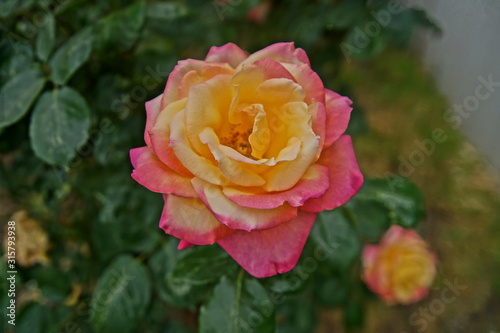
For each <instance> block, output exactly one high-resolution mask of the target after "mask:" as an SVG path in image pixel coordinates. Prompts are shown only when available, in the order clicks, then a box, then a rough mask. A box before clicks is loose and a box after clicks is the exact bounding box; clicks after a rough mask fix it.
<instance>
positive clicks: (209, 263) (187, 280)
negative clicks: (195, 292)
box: [170, 245, 237, 288]
mask: <svg viewBox="0 0 500 333" xmlns="http://www.w3.org/2000/svg"><path fill="white" fill-rule="evenodd" d="M236 268H237V265H236V263H235V262H234V260H233V259H231V257H230V256H229V255H228V254H227V252H226V251H224V250H222V249H221V248H220V247H219V246H217V245H207V246H195V247H191V248H188V249H185V250H183V251H182V252H181V255H180V256H179V260H178V261H177V263H176V265H175V268H174V270H173V272H172V274H171V276H170V281H171V284H172V286H173V287H174V288H182V287H183V286H185V285H186V284H188V285H200V284H201V285H202V284H206V283H210V282H214V281H218V280H219V279H220V277H221V275H222V274H226V275H227V274H230V273H231V272H234V271H235V270H236Z"/></svg>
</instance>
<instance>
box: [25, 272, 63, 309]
mask: <svg viewBox="0 0 500 333" xmlns="http://www.w3.org/2000/svg"><path fill="white" fill-rule="evenodd" d="M32 277H33V279H35V280H36V281H37V284H38V287H39V288H40V289H41V291H42V294H43V296H44V298H46V299H48V300H50V301H53V302H62V301H63V300H64V299H65V298H66V297H67V296H68V295H69V293H70V292H71V282H70V281H69V279H68V275H67V274H65V273H64V272H62V271H60V270H57V269H55V268H51V267H38V268H35V269H34V270H33V272H32Z"/></svg>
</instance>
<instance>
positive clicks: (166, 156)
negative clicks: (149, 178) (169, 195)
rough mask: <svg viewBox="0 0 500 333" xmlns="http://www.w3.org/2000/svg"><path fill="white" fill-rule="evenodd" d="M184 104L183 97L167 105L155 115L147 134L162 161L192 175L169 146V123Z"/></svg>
mask: <svg viewBox="0 0 500 333" xmlns="http://www.w3.org/2000/svg"><path fill="white" fill-rule="evenodd" d="M185 105H186V99H185V98H183V99H181V100H178V101H175V102H172V103H170V104H169V105H167V107H165V109H163V111H162V112H161V113H160V114H159V116H158V117H157V119H156V123H155V124H154V126H153V127H152V128H151V129H149V136H150V139H151V145H152V147H153V150H154V152H155V154H156V156H158V158H159V159H160V160H161V161H162V162H163V163H165V164H166V165H167V166H168V167H169V168H170V169H172V170H175V171H177V172H178V173H180V174H183V175H186V176H192V174H191V172H189V170H187V169H186V168H185V167H184V166H183V165H182V163H181V162H180V161H179V160H178V159H177V156H175V154H174V152H173V150H172V148H170V146H169V143H170V124H171V122H172V119H173V118H174V116H175V115H176V114H177V112H180V111H181V110H183V109H184V107H185Z"/></svg>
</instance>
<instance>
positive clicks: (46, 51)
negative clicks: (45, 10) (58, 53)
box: [36, 14, 56, 62]
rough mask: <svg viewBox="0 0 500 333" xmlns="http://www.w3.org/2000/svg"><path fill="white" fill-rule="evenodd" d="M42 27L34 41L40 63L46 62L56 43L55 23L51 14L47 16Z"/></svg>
mask: <svg viewBox="0 0 500 333" xmlns="http://www.w3.org/2000/svg"><path fill="white" fill-rule="evenodd" d="M44 23H45V24H44V25H43V26H42V27H41V28H40V32H39V33H38V36H37V39H36V54H37V56H38V58H39V59H40V60H42V61H44V62H45V61H47V59H48V58H49V56H50V52H51V51H52V49H53V48H54V44H55V41H56V21H55V20H54V16H53V15H52V14H47V16H46V17H45V21H44Z"/></svg>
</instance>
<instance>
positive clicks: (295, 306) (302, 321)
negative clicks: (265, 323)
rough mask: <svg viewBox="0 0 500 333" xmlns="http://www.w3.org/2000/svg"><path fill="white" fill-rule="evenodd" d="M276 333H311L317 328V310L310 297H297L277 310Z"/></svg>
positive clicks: (288, 300)
mask: <svg viewBox="0 0 500 333" xmlns="http://www.w3.org/2000/svg"><path fill="white" fill-rule="evenodd" d="M276 316H277V317H278V318H279V319H278V320H277V323H276V333H289V332H293V333H310V332H314V329H315V327H316V326H317V318H316V309H315V306H314V304H313V303H312V299H311V298H310V297H304V295H296V296H293V297H290V299H287V302H285V303H283V304H280V305H279V306H278V307H277V309H276Z"/></svg>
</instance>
